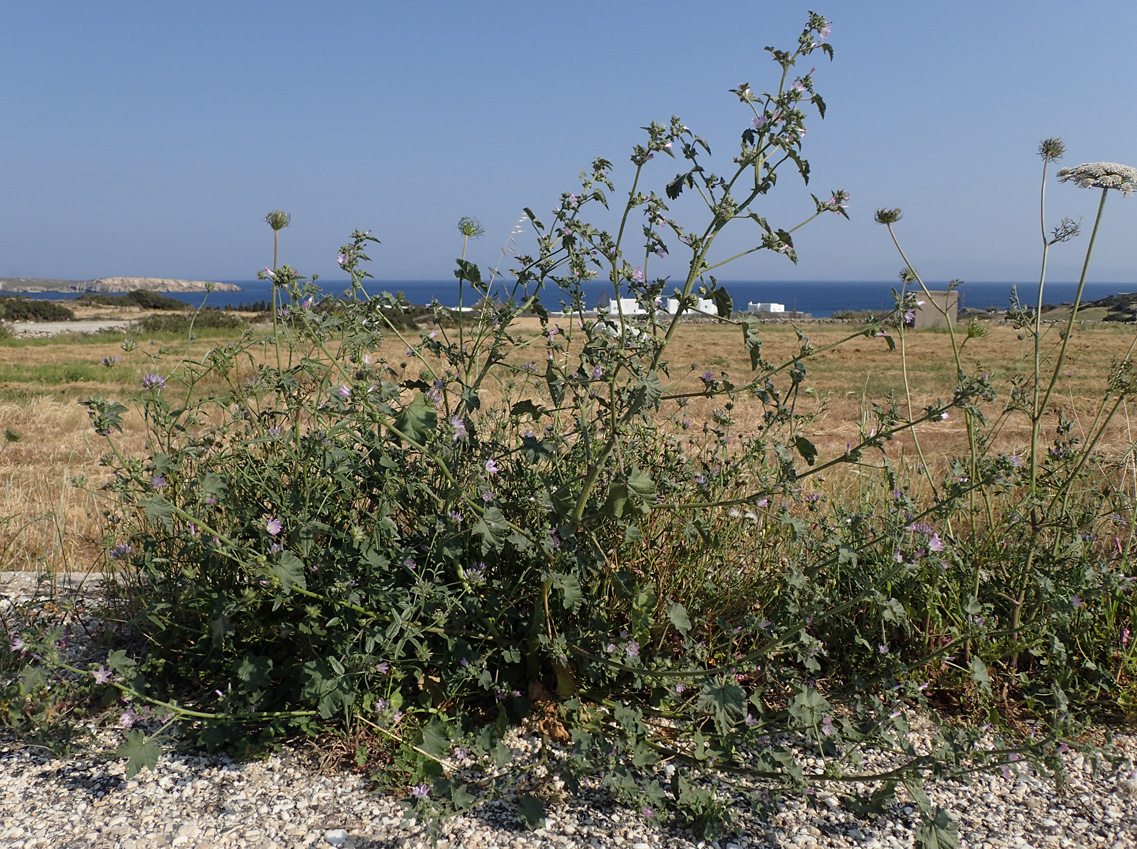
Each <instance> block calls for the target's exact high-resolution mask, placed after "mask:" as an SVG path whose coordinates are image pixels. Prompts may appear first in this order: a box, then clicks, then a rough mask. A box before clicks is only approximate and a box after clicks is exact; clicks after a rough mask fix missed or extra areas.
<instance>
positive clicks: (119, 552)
mask: <svg viewBox="0 0 1137 849" xmlns="http://www.w3.org/2000/svg"><path fill="white" fill-rule="evenodd" d="M132 551H134V549H133V548H131V547H130V546H129V545H128V544H127V543H125V542H120V543H119V544H118V545H116V546H115V547H114V548H112V549H111V560H122V559H123V558H124V557H126V556H127V555H128V554H130V552H132Z"/></svg>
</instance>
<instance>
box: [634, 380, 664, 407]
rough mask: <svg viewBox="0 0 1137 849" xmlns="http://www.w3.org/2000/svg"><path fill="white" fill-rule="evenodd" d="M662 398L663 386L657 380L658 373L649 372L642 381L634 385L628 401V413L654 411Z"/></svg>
mask: <svg viewBox="0 0 1137 849" xmlns="http://www.w3.org/2000/svg"><path fill="white" fill-rule="evenodd" d="M662 397H663V384H662V383H660V380H659V372H655V371H649V372H648V373H647V375H645V376H644V378H643V379H642V380H640V381H639V382H638V383H636V385H635V388H634V389H633V390H632V395H631V398H630V399H629V400H628V408H629V412H632V413H638V412H640V411H641V410H644V409H648V410H656V409H658V408H659V402H660V399H661V398H662Z"/></svg>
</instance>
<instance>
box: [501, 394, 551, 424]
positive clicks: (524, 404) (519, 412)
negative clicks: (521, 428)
mask: <svg viewBox="0 0 1137 849" xmlns="http://www.w3.org/2000/svg"><path fill="white" fill-rule="evenodd" d="M542 413H544V408H543V407H541V406H540V405H539V404H535V403H534V402H532V401H530V400H529V399H528V398H526V399H525V400H524V401H518V402H517V403H516V404H514V405H513V406H512V407H510V408H509V416H510V418H521V417H522V416H529V417H530V418H531V419H533V420H534V421H536V420H537V419H539V418H541V414H542Z"/></svg>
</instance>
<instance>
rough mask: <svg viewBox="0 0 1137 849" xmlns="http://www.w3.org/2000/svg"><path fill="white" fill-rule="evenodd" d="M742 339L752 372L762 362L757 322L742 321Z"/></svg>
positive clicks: (760, 339)
mask: <svg viewBox="0 0 1137 849" xmlns="http://www.w3.org/2000/svg"><path fill="white" fill-rule="evenodd" d="M742 339H743V342H744V343H745V345H746V351H747V353H749V354H750V369H751V371H753V370H755V369H757V368H758V366H759V365H760V364H761V362H762V338H761V337H760V336H759V335H758V324H757V322H754V321H749V320H746V319H743V321H742Z"/></svg>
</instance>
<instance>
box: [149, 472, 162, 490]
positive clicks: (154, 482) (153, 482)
mask: <svg viewBox="0 0 1137 849" xmlns="http://www.w3.org/2000/svg"><path fill="white" fill-rule="evenodd" d="M165 485H166V476H165V475H154V477H152V478H150V486H151V487H153V488H154V489H161V488H162V487H164V486H165Z"/></svg>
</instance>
